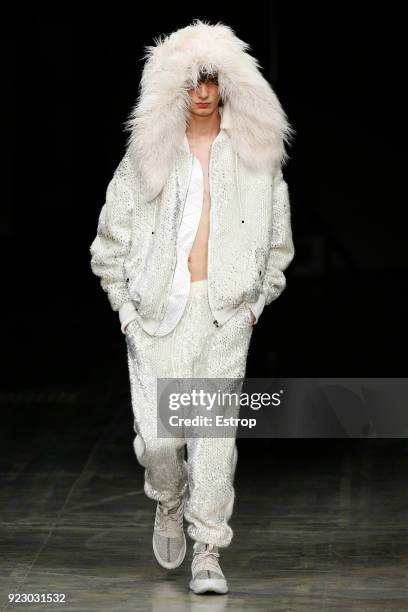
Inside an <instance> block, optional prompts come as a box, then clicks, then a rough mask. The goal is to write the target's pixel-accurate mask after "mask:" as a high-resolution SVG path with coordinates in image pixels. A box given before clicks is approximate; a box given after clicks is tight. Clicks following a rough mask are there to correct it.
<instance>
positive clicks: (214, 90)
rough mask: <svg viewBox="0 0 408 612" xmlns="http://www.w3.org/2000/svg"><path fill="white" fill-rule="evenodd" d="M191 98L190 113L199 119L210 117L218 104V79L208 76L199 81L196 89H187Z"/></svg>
mask: <svg viewBox="0 0 408 612" xmlns="http://www.w3.org/2000/svg"><path fill="white" fill-rule="evenodd" d="M188 95H189V96H190V98H191V108H190V112H191V113H192V114H193V115H197V116H199V117H207V116H208V115H211V114H212V113H213V112H214V111H215V110H216V109H217V108H218V105H219V102H220V95H219V90H218V79H217V77H216V76H208V77H207V78H205V79H202V80H200V81H199V83H198V86H197V89H189V91H188Z"/></svg>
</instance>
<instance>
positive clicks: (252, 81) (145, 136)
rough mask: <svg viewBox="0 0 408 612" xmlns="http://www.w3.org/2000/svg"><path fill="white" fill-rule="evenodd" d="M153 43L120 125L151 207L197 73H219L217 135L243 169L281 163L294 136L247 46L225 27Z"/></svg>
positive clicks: (191, 30)
mask: <svg viewBox="0 0 408 612" xmlns="http://www.w3.org/2000/svg"><path fill="white" fill-rule="evenodd" d="M155 43H156V45H155V46H147V47H145V55H144V57H143V59H146V62H145V65H144V68H143V73H142V77H141V81H140V85H139V94H138V99H137V101H136V103H135V105H134V107H133V109H132V111H131V113H130V115H129V118H128V120H127V121H126V122H125V129H126V130H127V131H129V132H130V135H129V138H128V141H127V146H128V150H129V154H130V158H131V159H132V163H134V165H135V168H136V169H137V170H138V171H139V172H140V175H141V178H142V181H143V183H144V186H145V189H146V193H147V195H148V196H149V199H153V198H154V197H156V195H158V194H159V193H160V191H161V189H162V188H163V185H164V183H165V181H166V178H167V176H168V172H169V170H170V168H171V165H172V163H173V161H174V159H175V155H176V153H177V150H178V149H179V148H180V147H182V145H183V141H184V135H185V131H186V127H187V120H188V117H189V108H190V96H189V95H188V90H189V89H190V88H195V87H197V85H198V77H199V74H200V71H201V70H203V69H204V70H205V71H206V72H207V73H210V74H211V73H213V72H218V86H219V92H220V97H221V100H222V103H223V106H220V107H219V108H220V115H221V128H223V129H224V130H226V132H227V133H228V136H229V138H230V140H231V144H232V147H233V149H234V151H235V152H237V153H238V155H239V156H240V158H241V160H242V161H243V163H245V164H247V166H249V167H250V168H251V169H254V170H258V171H271V170H273V169H274V167H275V166H276V164H282V163H285V162H286V161H287V158H288V155H287V152H286V150H285V143H290V141H291V139H292V137H293V135H294V133H295V130H294V129H293V128H292V126H291V125H290V124H289V122H288V119H287V116H286V114H285V112H284V111H283V109H282V107H281V104H280V102H279V100H278V98H277V96H276V94H275V92H274V91H273V90H272V87H271V86H270V84H269V83H268V81H267V80H266V79H265V78H264V77H263V76H262V74H261V72H260V65H259V63H258V61H257V60H256V59H255V58H254V57H253V56H251V55H250V54H249V53H248V52H247V50H248V49H250V46H249V44H248V43H246V42H244V41H242V40H241V39H239V38H238V37H237V36H236V35H235V33H234V31H233V30H232V29H231V28H230V27H229V26H227V25H224V24H223V23H222V22H220V21H219V22H217V23H216V24H215V25H212V24H210V23H208V22H205V21H201V20H199V19H195V20H194V21H193V23H192V25H189V26H187V27H185V28H182V29H179V30H177V31H175V32H173V33H172V34H170V35H162V37H159V38H158V39H156V40H155Z"/></svg>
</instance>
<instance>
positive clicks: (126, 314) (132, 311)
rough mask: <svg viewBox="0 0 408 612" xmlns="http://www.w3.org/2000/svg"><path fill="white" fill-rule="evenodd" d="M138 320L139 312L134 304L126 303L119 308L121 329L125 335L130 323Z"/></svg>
mask: <svg viewBox="0 0 408 612" xmlns="http://www.w3.org/2000/svg"><path fill="white" fill-rule="evenodd" d="M136 318H137V310H136V308H135V306H134V304H133V302H125V303H124V304H122V306H121V307H120V308H119V320H120V329H121V330H122V333H123V334H126V332H125V327H126V325H127V324H128V323H130V322H131V321H133V319H136Z"/></svg>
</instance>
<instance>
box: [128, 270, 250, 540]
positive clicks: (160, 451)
mask: <svg viewBox="0 0 408 612" xmlns="http://www.w3.org/2000/svg"><path fill="white" fill-rule="evenodd" d="M213 319H214V317H213V315H212V313H211V310H210V306H209V303H208V296H207V281H206V280H203V281H195V282H192V283H191V289H190V295H189V299H188V303H187V306H186V308H185V310H184V313H183V316H182V317H181V319H180V321H179V323H178V324H177V326H176V327H175V329H174V330H173V331H172V332H170V333H169V334H167V335H165V336H151V335H150V334H148V333H147V332H145V331H144V330H143V329H142V327H141V326H140V324H139V323H138V321H137V320H135V321H132V322H131V323H130V324H129V327H128V330H127V333H126V335H125V338H126V342H127V355H128V366H129V376H130V388H131V398H132V409H133V414H134V429H135V432H136V437H135V440H134V449H135V453H136V457H137V459H138V461H139V463H140V464H141V465H142V466H144V467H145V478H144V490H145V493H146V495H147V496H148V497H149V498H151V499H153V500H157V501H163V502H173V501H175V500H176V499H177V498H178V497H180V496H182V495H184V496H185V500H186V505H185V512H184V516H185V519H186V520H187V521H188V523H189V526H188V528H187V533H188V534H189V536H190V537H191V538H192V539H194V540H196V541H200V542H205V543H209V544H215V545H217V546H219V547H225V546H228V545H229V544H230V542H231V539H232V536H233V531H232V529H231V527H230V526H229V524H228V521H229V519H230V518H231V515H232V510H233V505H234V498H235V493H234V487H233V481H234V475H235V468H236V464H237V458H238V455H237V447H236V441H235V437H234V436H231V437H228V438H220V437H205V438H203V437H201V438H187V439H186V440H185V439H182V438H163V437H158V436H157V388H156V384H157V383H156V379H157V378H173V377H175V378H243V377H244V376H245V371H246V361H247V354H248V347H249V342H250V339H251V335H252V331H253V325H252V321H251V314H250V311H249V308H248V307H247V306H246V305H245V304H241V306H240V308H239V309H238V310H237V312H236V313H235V314H234V316H233V317H232V318H230V319H229V320H228V321H227V322H226V323H224V324H223V325H222V326H220V327H216V326H215V325H214V323H213ZM185 445H187V461H186V460H185Z"/></svg>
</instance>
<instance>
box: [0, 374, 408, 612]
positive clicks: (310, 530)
mask: <svg viewBox="0 0 408 612" xmlns="http://www.w3.org/2000/svg"><path fill="white" fill-rule="evenodd" d="M125 374H126V372H125V371H124V369H123V368H120V374H116V375H115V376H114V377H113V378H111V379H109V380H107V383H108V384H106V385H105V384H98V385H94V386H89V387H88V388H86V389H85V390H83V391H79V392H77V391H75V390H71V391H69V390H68V391H67V392H65V393H61V392H53V391H51V390H50V391H48V392H47V394H45V395H44V394H35V393H34V394H33V393H31V394H30V393H27V392H25V393H22V394H21V395H20V396H18V397H17V396H14V398H13V397H9V398H8V401H7V402H6V399H7V398H5V397H4V396H3V409H2V412H3V419H2V424H3V427H2V430H1V438H0V442H1V446H0V457H1V463H0V470H1V488H0V491H1V493H0V495H1V499H0V501H1V538H0V577H1V584H2V588H1V601H0V604H1V605H2V606H3V607H2V608H1V609H4V610H8V609H14V608H16V609H21V608H26V607H27V608H29V609H31V610H62V609H63V610H78V611H81V612H87V611H88V610H89V611H90V610H111V611H115V612H116V611H120V610H144V611H147V610H152V611H155V612H157V611H161V610H166V611H169V610H177V611H184V610H197V611H201V610H212V611H216V612H218V611H220V610H234V611H238V610H245V611H249V610H268V611H269V610H271V611H272V610H273V611H276V612H278V611H296V612H297V611H308V612H317V611H325V612H326V611H332V610H333V611H334V610H336V611H337V610H344V611H346V610H347V611H361V612H367V611H377V610H378V612H380V611H381V612H385V611H392V612H394V611H401V612H402V611H406V610H408V531H407V518H408V492H407V480H408V458H407V450H408V441H407V440H398V439H395V440H357V439H354V440H344V439H343V440H341V439H337V440H273V439H272V440H255V441H250V440H244V439H240V440H238V445H239V462H238V469H237V477H236V504H235V511H234V514H233V519H232V522H231V526H232V527H233V529H234V534H235V535H234V539H233V542H232V545H231V547H230V548H228V549H226V550H224V551H223V553H222V556H221V561H222V567H223V570H224V572H225V574H226V576H227V578H228V581H229V585H230V593H229V594H228V595H224V596H216V595H214V596H211V595H204V596H197V595H194V594H192V593H190V592H189V591H188V580H189V578H190V559H191V554H192V551H191V548H192V542H191V540H189V550H188V555H187V557H186V560H185V562H184V564H183V565H182V566H181V567H180V568H178V569H177V570H174V571H170V572H167V571H166V570H164V569H162V568H161V567H160V566H159V565H158V564H157V562H156V561H155V559H154V557H153V553H152V549H151V532H152V525H153V516H154V509H155V506H154V503H153V502H152V501H150V500H149V499H147V498H146V497H145V495H144V493H143V472H142V468H141V467H140V466H139V465H138V464H137V463H136V459H135V456H134V454H133V447H132V440H133V431H132V421H131V416H130V411H129V410H130V408H129V395H128V386H127V380H126V378H125ZM9 593H20V594H22V593H32V594H35V593H38V594H46V593H60V594H61V593H62V594H65V603H60V604H47V605H45V604H33V603H30V604H22V603H19V604H11V603H9V602H8V595H9Z"/></svg>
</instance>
